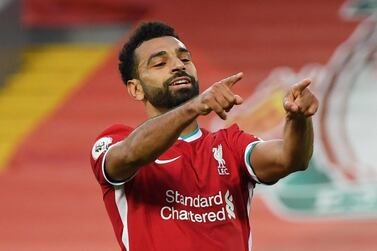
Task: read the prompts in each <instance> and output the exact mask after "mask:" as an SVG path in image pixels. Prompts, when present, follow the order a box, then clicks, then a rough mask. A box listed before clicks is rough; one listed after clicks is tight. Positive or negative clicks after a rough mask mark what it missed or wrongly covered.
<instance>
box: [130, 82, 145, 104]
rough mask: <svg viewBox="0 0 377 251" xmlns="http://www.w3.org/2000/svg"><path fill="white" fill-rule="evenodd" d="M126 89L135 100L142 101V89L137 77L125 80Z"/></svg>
mask: <svg viewBox="0 0 377 251" xmlns="http://www.w3.org/2000/svg"><path fill="white" fill-rule="evenodd" d="M127 90H128V93H129V94H130V95H131V97H133V98H134V99H135V100H138V101H143V100H144V89H143V86H142V85H141V83H140V81H139V80H138V79H131V80H128V81H127Z"/></svg>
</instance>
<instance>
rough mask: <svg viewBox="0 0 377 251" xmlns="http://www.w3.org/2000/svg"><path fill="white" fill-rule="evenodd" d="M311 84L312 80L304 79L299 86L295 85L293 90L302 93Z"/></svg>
mask: <svg viewBox="0 0 377 251" xmlns="http://www.w3.org/2000/svg"><path fill="white" fill-rule="evenodd" d="M311 83H312V81H311V80H310V79H304V80H302V81H300V82H298V83H297V84H295V85H294V86H293V90H294V91H298V92H299V93H302V92H303V91H304V90H305V88H306V87H308V86H309V85H310V84H311Z"/></svg>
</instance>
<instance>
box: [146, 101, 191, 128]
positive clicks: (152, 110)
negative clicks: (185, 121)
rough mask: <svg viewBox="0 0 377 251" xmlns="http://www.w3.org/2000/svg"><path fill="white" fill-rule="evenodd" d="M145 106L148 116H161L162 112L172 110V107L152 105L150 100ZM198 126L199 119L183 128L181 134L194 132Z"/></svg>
mask: <svg viewBox="0 0 377 251" xmlns="http://www.w3.org/2000/svg"><path fill="white" fill-rule="evenodd" d="M145 108H146V113H147V116H148V118H153V117H156V116H159V115H161V114H164V113H166V112H168V111H170V109H166V108H156V107H154V106H152V105H151V104H150V103H149V102H146V103H145ZM197 127H198V123H197V121H196V120H194V121H192V122H191V123H190V124H189V125H188V126H187V127H186V128H185V129H183V131H182V132H181V134H180V136H185V135H187V134H190V133H192V132H193V131H194V130H195V129H196V128H197Z"/></svg>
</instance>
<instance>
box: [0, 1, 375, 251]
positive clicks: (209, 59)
mask: <svg viewBox="0 0 377 251" xmlns="http://www.w3.org/2000/svg"><path fill="white" fill-rule="evenodd" d="M376 12H377V1H375V0H354V1H344V0H308V1H299V0H286V1H278V0H263V1H262V0H254V1H248V0H236V1H226V0H217V1H212V0H207V1H204V0H191V1H168V0H155V1H152V0H49V1H45V0H24V1H18V0H8V1H7V0H1V1H0V34H1V35H0V53H1V56H0V201H1V203H0V250H1V251H24V250H28V251H30V250H33V251H44V250H46V251H60V250H65V251H66V250H71V251H85V250H91V251H96V250H98V251H105V250H118V249H119V248H118V246H117V243H116V240H115V237H114V234H113V232H112V228H111V225H110V221H109V220H108V218H107V214H106V212H105V208H104V205H103V203H102V199H101V192H100V188H99V186H98V185H97V183H96V181H95V179H94V176H93V175H92V171H91V169H90V165H89V152H90V149H91V145H92V143H93V140H94V138H95V137H96V135H97V134H98V133H99V132H100V131H101V130H102V129H103V128H105V127H107V126H108V125H110V124H112V123H116V122H120V123H125V124H128V125H131V126H136V125H138V124H139V123H141V122H142V121H143V120H144V119H145V118H146V116H145V114H144V113H143V107H142V105H141V104H136V103H135V102H133V101H132V100H131V99H130V98H129V97H128V95H127V92H126V90H125V88H124V87H123V86H122V83H121V81H120V77H119V74H118V72H117V53H118V50H119V48H120V46H121V44H122V42H123V41H125V39H127V35H128V32H129V31H130V30H132V29H133V28H134V27H135V26H136V25H137V24H138V23H139V22H141V21H143V20H162V21H165V22H167V23H169V24H171V25H172V26H174V27H175V28H176V29H177V31H178V32H179V34H180V35H181V38H182V40H183V41H184V42H185V43H186V45H187V46H188V47H189V48H190V49H191V51H192V53H193V56H194V61H195V63H196V66H197V68H198V71H199V76H200V82H201V89H202V90H204V89H205V88H206V87H208V86H209V84H210V83H213V82H214V81H216V80H219V79H221V78H223V77H225V76H227V75H229V74H232V73H235V72H238V71H243V72H244V73H245V79H244V80H242V82H241V83H239V84H237V86H236V87H235V91H236V92H237V93H240V94H241V95H242V96H243V97H244V98H246V99H247V102H246V104H245V105H243V106H242V107H240V108H238V109H237V110H235V111H233V112H232V114H231V117H230V119H229V121H227V122H226V123H224V122H222V121H220V120H218V119H217V118H216V117H215V116H208V117H205V118H203V119H201V126H202V127H207V128H210V129H212V130H215V129H217V128H219V127H223V126H227V125H229V124H230V123H232V122H234V121H236V122H238V123H239V124H240V125H241V127H242V128H244V129H245V130H247V131H249V132H253V133H255V134H256V135H259V136H261V137H262V138H265V139H269V138H274V137H279V135H281V131H282V121H283V116H284V115H283V111H282V108H281V98H282V95H283V93H284V91H285V89H286V88H287V86H288V85H289V84H291V83H293V82H295V81H297V80H298V79H300V78H303V77H308V76H310V77H311V78H313V80H314V84H313V86H312V89H313V90H314V91H315V92H316V94H317V95H318V97H319V99H320V102H321V108H320V110H319V112H318V114H317V115H316V116H315V119H314V122H315V131H316V141H315V153H314V156H313V159H312V161H311V168H310V169H309V170H308V171H307V172H305V173H300V174H297V175H292V176H290V177H289V178H287V179H285V180H284V181H280V182H279V183H278V184H277V185H275V186H272V187H264V186H258V187H257V189H256V194H255V198H254V204H253V207H252V218H251V219H250V220H251V225H252V228H253V236H254V238H253V243H254V244H253V245H254V250H258V251H277V250H279V251H291V250H305V251H315V250H321V251H324V250H331V251H340V250H342V251H347V250H352V251H354V250H363V251H366V250H368V251H369V250H371V251H372V250H377V238H376V237H377V164H376V158H377V157H376V156H377V143H376V142H377V133H376V128H377V119H376V116H377V98H376V97H377V25H376V18H375V15H376ZM146 227H147V226H146Z"/></svg>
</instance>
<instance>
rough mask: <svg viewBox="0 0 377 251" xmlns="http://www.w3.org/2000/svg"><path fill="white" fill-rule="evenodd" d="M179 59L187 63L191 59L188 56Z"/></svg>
mask: <svg viewBox="0 0 377 251" xmlns="http://www.w3.org/2000/svg"><path fill="white" fill-rule="evenodd" d="M181 61H182V62H184V63H187V62H190V61H191V60H190V59H189V58H182V59H181Z"/></svg>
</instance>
